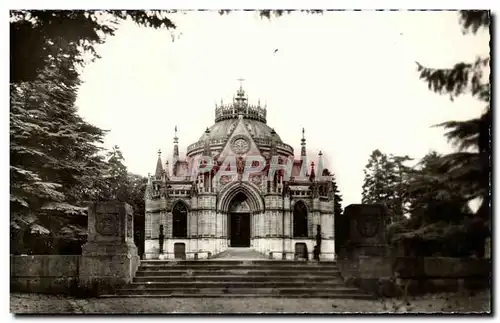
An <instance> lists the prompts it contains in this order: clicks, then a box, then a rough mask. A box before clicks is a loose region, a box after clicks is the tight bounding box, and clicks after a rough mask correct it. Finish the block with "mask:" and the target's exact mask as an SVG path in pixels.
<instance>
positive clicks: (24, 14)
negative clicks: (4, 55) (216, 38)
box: [10, 10, 175, 83]
mask: <svg viewBox="0 0 500 323" xmlns="http://www.w3.org/2000/svg"><path fill="white" fill-rule="evenodd" d="M172 12H175V11H159V10H148V11H146V10H127V11H125V10H99V11H92V10H14V11H11V13H10V17H11V23H10V82H11V83H19V82H26V81H33V80H35V79H36V78H37V77H38V75H39V73H40V72H41V71H43V70H44V68H45V67H47V66H50V65H52V64H54V63H55V62H60V61H67V60H69V61H71V62H72V63H75V64H76V65H79V64H80V65H81V64H83V63H84V62H85V58H84V57H85V55H84V54H86V55H87V57H91V59H94V58H97V57H98V55H97V53H96V52H95V50H94V45H95V44H101V43H103V42H104V41H105V36H106V35H113V34H114V32H115V31H116V29H117V26H118V24H119V22H120V21H122V20H125V19H131V20H132V21H134V22H136V23H137V24H139V25H141V26H146V27H153V28H161V27H165V28H175V25H174V24H173V22H172V21H171V20H170V19H168V18H167V15H168V14H169V13H172Z"/></svg>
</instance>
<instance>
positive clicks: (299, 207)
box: [293, 201, 307, 238]
mask: <svg viewBox="0 0 500 323" xmlns="http://www.w3.org/2000/svg"><path fill="white" fill-rule="evenodd" d="M293 237H294V238H307V207H306V205H305V204H304V202H302V201H298V202H297V203H295V206H294V207H293Z"/></svg>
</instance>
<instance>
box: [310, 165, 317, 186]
mask: <svg viewBox="0 0 500 323" xmlns="http://www.w3.org/2000/svg"><path fill="white" fill-rule="evenodd" d="M315 178H316V174H315V172H314V162H311V175H310V176H309V180H310V181H311V182H314V179H315Z"/></svg>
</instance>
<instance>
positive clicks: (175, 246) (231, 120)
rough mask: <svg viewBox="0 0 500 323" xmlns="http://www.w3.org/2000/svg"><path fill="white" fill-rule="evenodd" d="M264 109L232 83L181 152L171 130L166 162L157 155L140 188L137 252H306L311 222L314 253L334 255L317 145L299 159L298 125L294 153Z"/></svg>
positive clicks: (190, 255) (326, 182)
mask: <svg viewBox="0 0 500 323" xmlns="http://www.w3.org/2000/svg"><path fill="white" fill-rule="evenodd" d="M266 114H267V110H266V107H265V106H264V107H263V106H261V105H260V103H259V104H256V105H252V104H249V103H248V98H247V97H246V95H245V92H244V90H243V89H242V88H241V87H240V89H239V90H238V91H237V95H236V97H235V98H234V99H233V102H232V103H230V104H224V103H223V102H221V104H220V105H216V109H215V124H214V125H212V126H211V127H209V128H207V130H206V131H205V132H204V134H203V135H202V136H201V137H200V139H199V140H198V141H197V142H195V143H193V144H191V145H190V146H188V148H187V153H186V156H185V158H184V159H181V158H180V156H179V148H178V138H177V129H176V135H175V137H174V146H173V160H172V162H171V164H170V165H169V163H168V162H167V163H166V165H163V163H162V160H161V155H159V156H158V162H157V166H156V171H155V173H154V174H153V175H150V176H149V181H148V185H147V188H146V195H145V202H146V214H145V231H146V232H145V258H147V259H155V258H166V259H172V258H179V257H181V258H182V257H185V258H187V259H194V258H198V259H200V258H207V257H210V256H213V255H216V254H218V253H220V252H222V251H224V250H226V249H227V248H229V247H251V248H253V249H255V250H257V251H259V252H261V253H263V254H265V255H266V256H268V255H271V256H272V257H273V258H276V259H294V258H295V257H296V255H295V253H296V248H297V244H302V247H303V246H304V244H305V246H306V247H307V252H308V253H309V255H312V252H313V248H314V245H315V236H316V234H317V232H316V228H317V225H320V228H321V236H322V243H321V252H322V255H321V258H322V259H333V258H334V256H335V255H334V250H335V249H334V211H333V210H334V208H333V205H334V203H333V190H332V178H331V176H319V175H327V174H326V173H325V174H324V173H323V165H322V163H323V161H322V156H321V152H319V156H318V160H317V161H316V164H315V163H314V162H311V163H309V162H308V161H307V158H306V143H305V142H306V140H305V137H304V131H303V138H302V142H301V153H300V159H298V160H296V159H295V157H294V151H293V148H292V147H291V146H290V145H287V144H286V143H284V142H282V140H281V138H280V137H279V135H278V134H277V133H276V132H275V131H274V129H272V128H270V127H269V126H268V125H267V123H266V122H267V121H266ZM202 156H203V157H202ZM160 225H163V231H164V235H165V237H164V245H163V250H164V254H163V255H159V242H160V241H159V231H160ZM309 258H310V259H311V258H312V256H310V257H309Z"/></svg>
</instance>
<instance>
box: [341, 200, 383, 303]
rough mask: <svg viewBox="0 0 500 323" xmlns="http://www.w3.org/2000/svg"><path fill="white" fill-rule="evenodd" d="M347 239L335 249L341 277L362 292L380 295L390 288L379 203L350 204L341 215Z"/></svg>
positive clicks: (381, 206)
mask: <svg viewBox="0 0 500 323" xmlns="http://www.w3.org/2000/svg"><path fill="white" fill-rule="evenodd" d="M342 217H343V219H342V221H345V222H344V223H343V224H344V225H343V228H344V229H346V230H347V236H346V237H345V238H346V239H345V241H344V243H343V245H342V246H341V247H340V248H339V249H340V250H339V254H338V258H337V259H338V264H339V268H340V271H341V273H342V277H343V278H344V280H345V281H346V282H347V283H352V284H354V285H356V286H357V287H360V288H362V289H364V290H366V291H370V292H374V293H377V294H384V293H385V292H382V291H381V288H382V289H386V288H390V287H389V286H387V287H386V285H387V284H389V285H390V279H391V277H392V261H391V256H390V248H389V246H388V244H387V238H386V233H387V230H386V218H387V209H386V208H385V207H384V206H383V205H379V204H351V205H349V206H347V207H346V208H345V210H344V214H343V215H342Z"/></svg>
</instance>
